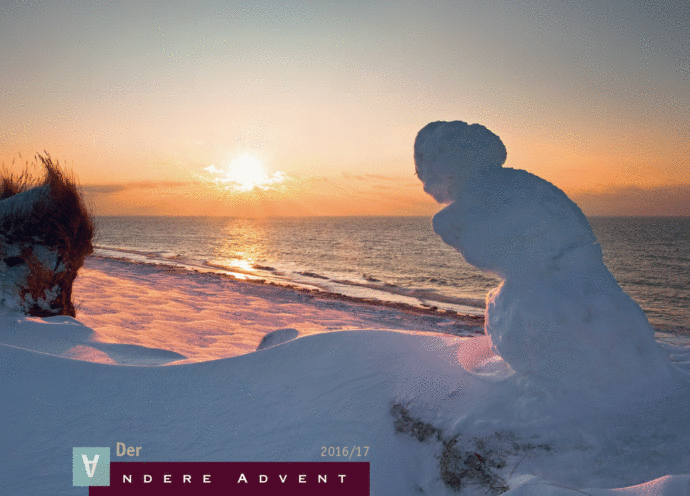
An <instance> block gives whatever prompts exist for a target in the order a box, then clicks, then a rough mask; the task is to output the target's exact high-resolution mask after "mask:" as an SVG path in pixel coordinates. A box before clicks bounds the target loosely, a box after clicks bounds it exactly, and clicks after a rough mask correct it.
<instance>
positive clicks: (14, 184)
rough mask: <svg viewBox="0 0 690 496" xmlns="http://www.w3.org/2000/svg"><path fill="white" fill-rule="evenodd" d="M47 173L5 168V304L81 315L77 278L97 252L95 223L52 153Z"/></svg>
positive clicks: (1, 253) (1, 228)
mask: <svg viewBox="0 0 690 496" xmlns="http://www.w3.org/2000/svg"><path fill="white" fill-rule="evenodd" d="M37 158H38V160H39V161H40V164H41V166H42V168H43V169H44V170H45V175H44V177H43V178H42V179H37V178H35V177H34V176H33V175H32V174H31V173H30V172H29V169H28V167H27V168H26V169H25V170H24V172H23V173H22V174H20V175H19V176H15V175H14V174H12V173H10V172H9V171H8V170H6V169H5V170H3V171H2V172H1V173H0V305H2V306H4V307H5V308H9V309H11V310H20V311H23V312H24V313H26V314H28V315H32V316H37V317H47V316H51V315H70V316H72V317H74V316H75V310H74V304H73V303H72V284H73V282H74V279H75V278H76V277H77V271H78V270H79V268H80V267H81V266H82V265H83V263H84V259H85V258H86V257H87V256H88V255H90V254H91V253H92V252H93V245H92V242H91V241H92V238H93V234H94V225H93V220H92V218H91V215H90V213H89V211H88V209H87V208H86V206H85V205H84V202H83V201H82V198H81V196H80V193H79V190H78V188H77V186H76V183H75V181H74V179H73V178H72V177H71V176H69V175H67V174H66V173H65V172H64V171H63V170H62V169H61V168H60V166H59V164H58V163H56V162H53V161H52V159H51V158H50V156H49V155H47V154H46V156H45V157H44V156H41V155H37Z"/></svg>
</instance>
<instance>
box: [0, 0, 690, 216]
mask: <svg viewBox="0 0 690 496" xmlns="http://www.w3.org/2000/svg"><path fill="white" fill-rule="evenodd" d="M18 5H19V4H17V5H15V6H12V5H11V6H9V7H8V8H7V9H6V10H7V12H5V13H6V14H9V15H3V16H0V46H2V47H3V57H4V58H3V63H2V64H0V82H2V85H3V90H4V92H3V119H1V120H0V164H4V165H6V166H8V167H9V165H10V164H11V163H12V160H13V159H15V158H16V157H17V154H18V153H22V154H23V157H24V159H27V158H28V159H29V160H30V159H31V158H32V157H33V155H34V153H36V152H43V151H44V150H46V151H48V152H49V153H50V154H51V156H52V158H53V159H55V160H59V161H60V163H61V164H62V165H63V166H66V167H67V168H68V169H71V170H72V171H73V172H74V175H75V176H76V178H77V180H78V181H79V182H80V183H81V184H82V185H84V187H85V190H86V191H87V194H88V196H89V199H90V201H91V202H92V204H93V208H94V210H95V211H96V212H99V213H107V214H132V215H147V214H157V215H192V214H194V215H200V214H205V215H237V216H251V217H257V216H268V215H270V216H274V215H279V216H292V215H428V214H430V213H433V212H434V211H437V210H438V209H439V208H440V207H439V206H438V205H436V204H434V203H433V200H431V199H430V198H427V197H426V195H425V194H424V193H423V191H422V186H421V183H419V182H418V181H417V182H415V178H414V176H413V173H414V163H413V157H412V148H413V144H414V140H415V137H416V134H417V132H418V131H419V130H420V129H421V128H422V127H424V126H425V125H426V124H427V123H429V122H433V121H438V120H446V121H447V120H455V119H458V120H463V121H466V122H469V123H480V124H482V125H485V126H486V127H487V128H489V129H490V130H491V131H493V132H494V133H496V134H497V135H498V136H500V137H501V139H502V140H503V141H504V143H505V145H506V148H507V151H508V160H507V162H506V166H507V167H513V168H517V169H524V170H527V171H529V172H531V173H533V174H536V175H538V176H540V177H542V178H544V179H546V180H547V181H549V182H551V183H553V184H555V185H556V186H558V187H559V188H561V189H562V190H564V191H565V192H566V194H568V195H571V196H572V197H573V198H574V199H575V200H576V201H578V202H579V203H580V206H581V208H582V209H583V211H585V213H588V212H602V211H603V210H605V209H606V208H611V209H612V210H611V212H610V213H611V215H616V214H617V213H618V212H627V213H629V214H630V215H651V214H652V213H654V214H655V215H657V214H659V213H660V212H661V213H663V214H665V215H690V201H687V200H684V199H683V193H684V192H685V191H687V190H688V188H690V179H688V178H689V177H690V175H689V174H688V170H690V162H689V158H688V157H690V135H689V134H688V129H690V114H689V113H688V112H687V111H686V109H687V108H689V107H690V103H689V102H690V87H688V85H687V81H686V76H687V74H686V72H687V71H685V72H684V69H682V68H683V67H687V57H686V58H683V57H685V55H684V54H685V53H687V51H686V50H685V51H684V49H683V47H682V46H677V45H674V43H676V42H675V41H674V40H675V39H676V38H674V37H673V36H668V33H669V32H671V31H672V30H673V28H674V26H673V25H670V24H668V23H667V24H666V25H664V23H665V22H667V21H665V20H664V19H666V18H665V17H663V16H662V17H658V18H656V17H654V16H655V15H656V14H653V13H652V12H651V11H650V12H646V13H640V12H637V11H635V9H634V7H633V6H632V4H631V5H627V4H626V5H620V6H619V7H620V8H619V9H616V16H615V18H613V17H611V13H610V12H608V11H605V10H602V11H601V12H598V14H597V15H596V16H595V15H590V14H591V13H590V12H589V11H584V10H583V9H585V10H586V8H585V7H582V6H581V5H580V4H579V3H578V2H570V3H567V2H566V3H563V2H561V3H557V5H553V6H552V7H553V8H552V9H551V10H549V12H548V13H542V14H543V15H542V14H539V13H538V12H537V10H538V9H536V10H535V9H534V8H533V6H532V5H531V4H529V3H528V2H524V1H516V2H504V3H499V4H495V5H494V4H491V6H487V5H484V4H483V3H481V2H460V3H457V2H456V3H452V2H451V3H450V4H444V3H440V4H438V5H437V4H434V5H426V4H420V3H418V2H417V3H415V2H403V6H404V8H397V7H396V8H391V7H390V6H385V5H381V6H375V7H370V6H367V7H365V6H363V5H361V4H348V3H341V4H337V5H336V4H333V3H326V2H321V1H320V0H314V1H313V2H306V3H300V4H299V5H293V6H291V7H289V8H288V7H286V6H282V7H279V6H276V7H275V8H271V9H264V8H263V7H260V6H258V5H255V4H252V3H251V2H244V1H242V0H240V1H238V2H235V3H233V5H229V4H227V2H226V3H223V2H196V1H192V5H194V7H190V8H185V9H180V8H176V7H175V6H165V5H162V4H161V5H153V4H148V3H140V4H131V5H130V4H126V5H125V4H120V3H117V2H114V3H113V2H105V3H99V4H98V5H95V6H93V7H92V8H89V9H86V8H84V9H74V8H72V7H71V6H70V5H71V4H70V3H69V2H68V3H60V2H57V3H55V4H54V5H53V4H51V7H50V8H45V9H43V8H39V7H38V5H33V4H31V5H29V4H27V5H24V4H21V5H22V7H21V8H20V7H18ZM663 10H664V7H663V6H662V7H659V12H661V11H663ZM668 18H669V19H671V18H673V16H668ZM623 21H625V23H627V24H626V26H627V28H626V29H620V30H617V29H616V30H614V29H611V26H613V25H618V23H619V22H623ZM29 34H30V36H29ZM642 38H644V39H645V40H647V41H645V43H641V42H640V39H642ZM679 39H680V38H679ZM674 57H675V58H674ZM679 67H680V68H681V69H678V68H679ZM22 163H23V161H22ZM676 198H677V200H676Z"/></svg>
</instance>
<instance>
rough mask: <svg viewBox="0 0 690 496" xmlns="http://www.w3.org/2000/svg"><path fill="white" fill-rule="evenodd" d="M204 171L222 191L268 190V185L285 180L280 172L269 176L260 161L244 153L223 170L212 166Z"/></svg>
mask: <svg viewBox="0 0 690 496" xmlns="http://www.w3.org/2000/svg"><path fill="white" fill-rule="evenodd" d="M206 170H207V171H208V172H210V173H211V174H213V175H214V176H215V177H214V182H216V183H217V184H219V185H221V186H222V187H223V188H224V189H231V190H235V191H251V190H253V189H254V188H259V189H269V186H270V185H272V184H277V183H280V182H283V181H284V180H285V179H286V177H285V174H283V173H282V172H275V173H274V174H273V175H270V176H269V175H268V174H266V171H265V170H264V166H263V164H262V163H261V161H260V160H259V159H258V158H256V157H255V156H254V155H249V154H246V153H245V154H243V155H240V156H239V157H236V158H234V159H232V160H231V161H230V163H229V164H228V165H227V166H226V167H225V168H222V169H218V168H217V167H216V166H214V165H212V166H210V167H207V168H206Z"/></svg>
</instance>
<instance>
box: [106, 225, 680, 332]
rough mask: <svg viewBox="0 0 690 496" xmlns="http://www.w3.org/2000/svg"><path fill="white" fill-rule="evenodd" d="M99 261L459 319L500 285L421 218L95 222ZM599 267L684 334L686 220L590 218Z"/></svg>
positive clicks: (662, 322)
mask: <svg viewBox="0 0 690 496" xmlns="http://www.w3.org/2000/svg"><path fill="white" fill-rule="evenodd" d="M96 221H97V237H96V244H97V245H98V246H99V247H100V249H99V250H98V252H97V253H99V254H100V255H105V256H112V257H117V258H125V259H129V260H132V261H146V262H150V263H166V264H173V265H179V266H181V267H185V268H187V269H189V270H214V271H227V272H232V273H234V274H237V275H239V276H240V277H246V278H249V279H262V280H266V281H273V282H276V283H279V284H293V285H298V286H306V287H316V288H319V289H322V290H326V291H330V292H334V293H339V294H344V295H348V296H351V297H357V298H367V299H375V300H383V301H393V302H403V303H408V304H412V305H417V306H425V307H438V308H446V309H452V310H456V311H459V312H461V313H475V314H481V313H483V308H484V297H485V295H486V292H487V291H488V290H489V289H491V288H493V287H495V286H497V285H498V284H499V283H500V279H498V278H497V277H494V276H492V275H490V274H486V273H483V272H480V271H478V270H477V269H475V268H474V267H472V266H470V265H469V264H467V263H466V262H465V261H464V260H463V259H462V257H461V256H460V254H458V253H457V252H456V251H455V250H453V249H452V248H450V247H448V246H447V245H445V244H444V243H443V242H442V241H441V240H440V238H439V237H438V236H437V235H436V234H435V233H434V232H433V230H432V227H431V219H430V218H428V217H339V218H332V217H314V218H273V219H234V218H214V217H99V218H97V219H96ZM590 222H591V224H592V227H593V229H594V232H595V234H596V235H597V238H598V239H599V242H600V244H601V246H602V249H603V252H604V259H605V262H606V264H607V266H608V267H609V269H610V270H611V272H612V273H613V275H614V276H615V278H616V279H617V280H618V282H619V284H620V285H621V286H622V287H623V289H624V290H625V291H626V292H627V293H628V294H629V295H630V296H631V297H632V298H633V299H634V300H635V301H637V302H638V303H639V304H640V306H641V307H642V309H643V310H644V311H645V312H646V313H647V317H648V319H649V321H650V322H651V323H652V325H653V326H654V327H656V328H657V329H659V330H663V331H669V332H674V333H680V334H686V335H690V319H689V313H688V310H689V309H690V218H631V217H616V218H604V217H595V218H591V219H590Z"/></svg>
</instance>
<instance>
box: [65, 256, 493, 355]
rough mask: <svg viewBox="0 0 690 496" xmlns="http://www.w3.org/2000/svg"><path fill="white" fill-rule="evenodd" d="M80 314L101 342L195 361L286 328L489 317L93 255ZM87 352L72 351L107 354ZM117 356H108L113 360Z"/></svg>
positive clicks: (447, 326) (472, 325) (433, 325)
mask: <svg viewBox="0 0 690 496" xmlns="http://www.w3.org/2000/svg"><path fill="white" fill-rule="evenodd" d="M74 295H75V304H76V308H77V316H76V319H77V321H78V322H80V323H81V324H83V325H85V326H87V327H88V328H90V329H92V330H93V331H94V333H95V335H94V336H93V338H92V340H93V341H95V342H98V343H107V344H118V345H127V346H132V345H135V346H139V347H144V348H147V349H158V350H166V351H167V352H172V353H177V354H179V355H182V356H183V357H184V359H182V360H178V361H175V362H171V363H176V364H181V363H193V362H203V361H208V360H215V359H220V358H228V357H232V356H239V355H245V354H247V353H251V352H254V351H256V349H257V347H258V346H259V344H260V343H261V340H262V339H263V337H264V336H265V335H267V334H269V333H271V332H273V331H277V330H280V329H294V330H295V331H297V335H298V336H300V337H301V336H308V335H313V334H322V333H329V332H334V331H350V330H388V331H401V332H408V333H410V332H411V333H419V334H424V333H434V334H441V335H447V336H453V337H471V336H476V335H483V333H484V328H483V325H484V323H483V321H484V319H483V316H466V315H461V314H455V313H452V312H447V311H443V310H441V311H439V310H434V309H424V308H415V307H411V306H407V305H404V304H398V303H389V302H380V301H362V300H359V299H356V298H352V297H347V296H343V295H339V294H333V293H326V292H323V291H316V290H310V289H305V288H299V287H296V286H295V287H288V286H283V285H278V284H272V283H270V282H265V281H264V282H259V281H255V280H251V281H249V280H240V279H237V278H234V277H232V276H231V275H228V274H218V273H216V272H212V271H208V272H206V271H203V270H198V271H191V270H187V269H183V268H180V267H175V266H172V265H164V264H156V263H143V262H133V261H129V260H124V261H123V260H116V259H112V258H110V257H98V256H95V257H91V258H89V259H87V261H86V263H85V264H84V267H83V268H82V269H81V270H80V273H79V276H78V277H77V280H76V281H75V285H74ZM91 351H92V350H89V353H90V354H84V353H82V354H81V355H80V354H79V353H76V352H75V353H73V354H72V355H71V356H72V357H73V358H82V359H86V360H89V361H103V360H105V357H101V358H99V357H98V356H94V355H93V353H91ZM107 363H110V362H107Z"/></svg>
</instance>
